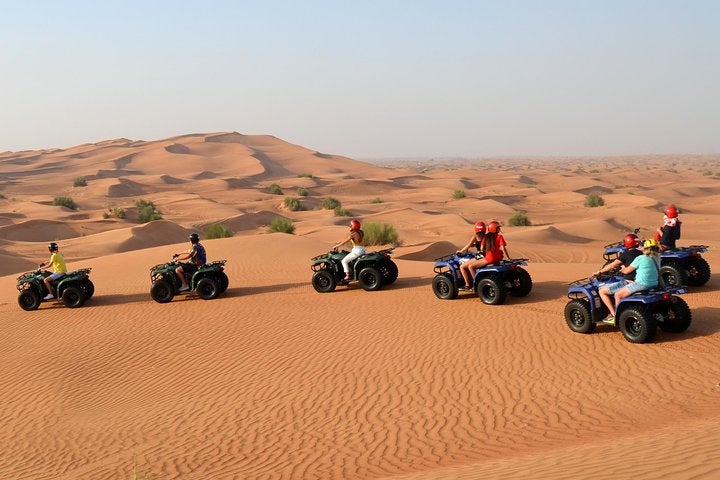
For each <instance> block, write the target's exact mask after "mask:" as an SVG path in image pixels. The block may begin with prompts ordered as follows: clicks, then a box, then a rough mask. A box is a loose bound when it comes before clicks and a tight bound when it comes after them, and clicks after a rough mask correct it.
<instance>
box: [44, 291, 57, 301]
mask: <svg viewBox="0 0 720 480" xmlns="http://www.w3.org/2000/svg"><path fill="white" fill-rule="evenodd" d="M53 298H55V295H53V294H52V293H48V294H47V295H45V296H44V297H43V300H52V299H53Z"/></svg>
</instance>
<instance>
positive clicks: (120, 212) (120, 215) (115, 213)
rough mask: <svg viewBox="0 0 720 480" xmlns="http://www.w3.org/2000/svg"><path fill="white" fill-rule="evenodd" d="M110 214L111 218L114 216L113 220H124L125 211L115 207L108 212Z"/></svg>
mask: <svg viewBox="0 0 720 480" xmlns="http://www.w3.org/2000/svg"><path fill="white" fill-rule="evenodd" d="M110 213H112V214H113V216H115V218H120V219H123V218H125V209H124V208H119V207H115V208H113V209H111V210H110Z"/></svg>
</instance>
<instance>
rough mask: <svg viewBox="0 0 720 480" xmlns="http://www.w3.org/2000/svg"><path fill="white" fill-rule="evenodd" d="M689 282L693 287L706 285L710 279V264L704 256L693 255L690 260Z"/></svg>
mask: <svg viewBox="0 0 720 480" xmlns="http://www.w3.org/2000/svg"><path fill="white" fill-rule="evenodd" d="M687 272H688V278H687V283H688V285H691V286H693V287H700V286H702V285H705V284H706V283H707V282H708V280H710V265H709V264H708V262H707V260H705V259H704V258H702V257H693V259H692V260H690V261H689V262H688V269H687Z"/></svg>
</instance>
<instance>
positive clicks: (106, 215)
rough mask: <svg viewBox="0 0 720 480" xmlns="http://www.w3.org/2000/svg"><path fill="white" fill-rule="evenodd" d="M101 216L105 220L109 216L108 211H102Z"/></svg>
mask: <svg viewBox="0 0 720 480" xmlns="http://www.w3.org/2000/svg"><path fill="white" fill-rule="evenodd" d="M102 217H103V218H104V219H105V220H107V219H108V218H110V212H103V214H102Z"/></svg>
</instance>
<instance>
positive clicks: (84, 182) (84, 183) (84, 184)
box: [73, 177, 87, 187]
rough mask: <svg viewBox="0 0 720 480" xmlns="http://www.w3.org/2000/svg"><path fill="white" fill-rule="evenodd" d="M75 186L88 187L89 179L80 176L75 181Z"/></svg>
mask: <svg viewBox="0 0 720 480" xmlns="http://www.w3.org/2000/svg"><path fill="white" fill-rule="evenodd" d="M73 187H87V180H86V179H85V177H78V178H76V179H75V181H74V182H73Z"/></svg>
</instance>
